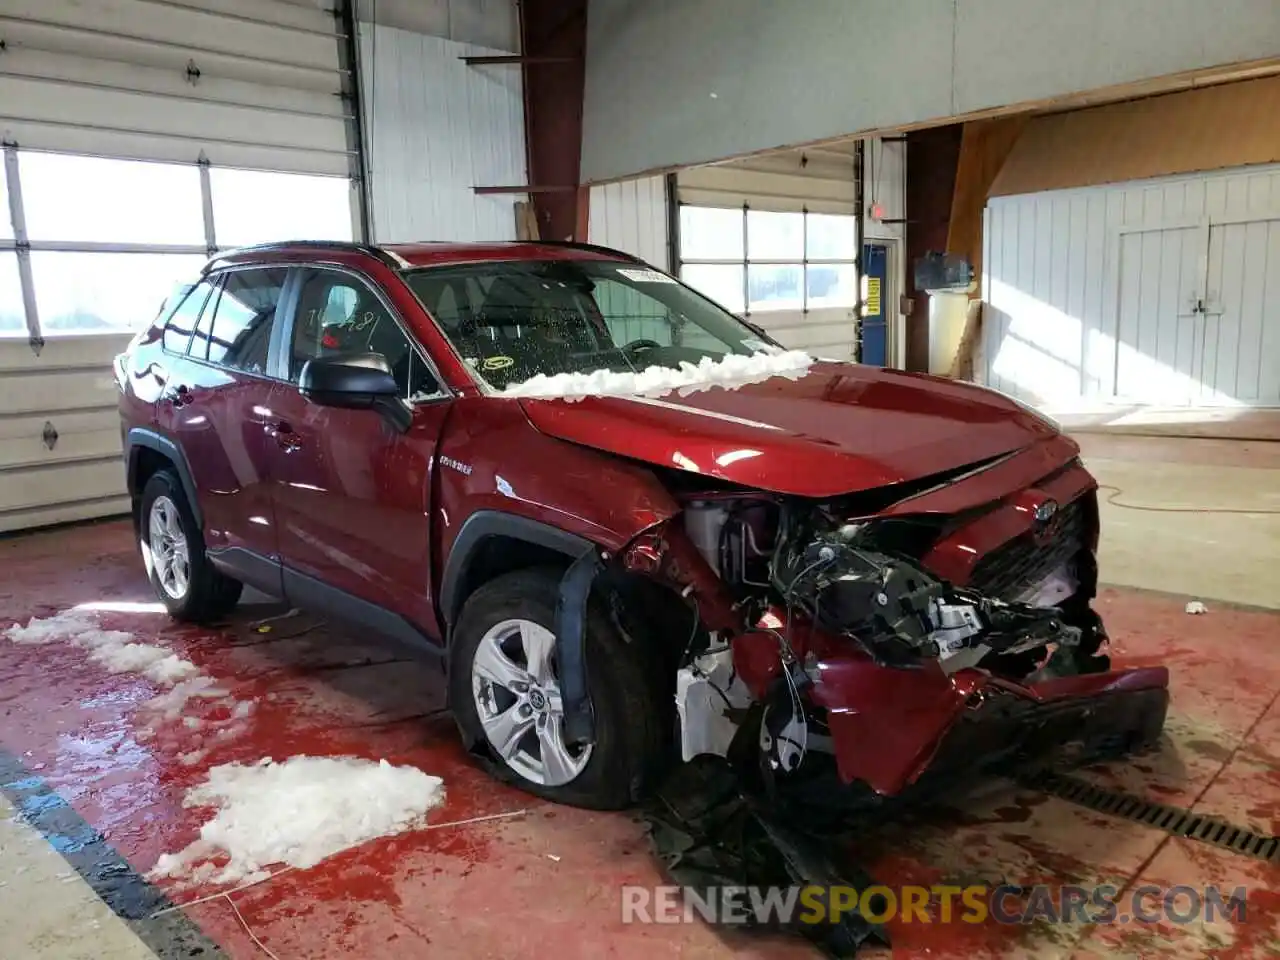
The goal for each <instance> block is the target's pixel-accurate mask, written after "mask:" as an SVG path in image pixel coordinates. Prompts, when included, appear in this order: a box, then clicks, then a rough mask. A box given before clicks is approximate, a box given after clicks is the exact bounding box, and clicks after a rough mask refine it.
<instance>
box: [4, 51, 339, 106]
mask: <svg viewBox="0 0 1280 960" xmlns="http://www.w3.org/2000/svg"><path fill="white" fill-rule="evenodd" d="M98 52H99V54H100V53H101V51H98ZM179 59H181V58H179ZM3 67H4V70H3V75H4V76H8V77H21V78H25V79H28V80H43V81H46V82H48V83H55V84H59V85H62V86H67V87H72V88H74V87H80V86H83V87H89V88H93V89H99V90H117V91H122V92H126V93H132V92H146V93H151V94H156V95H160V96H165V97H177V98H180V99H184V100H187V101H191V102H199V101H208V102H210V103H224V104H229V105H240V106H244V107H251V108H254V109H257V110H262V109H268V110H280V111H285V112H290V113H299V114H305V115H311V116H317V117H332V118H335V119H342V118H344V117H345V116H346V115H347V113H348V111H347V110H346V109H345V108H344V106H343V103H342V101H341V99H340V98H339V97H338V96H337V90H336V89H334V88H335V87H336V83H335V82H334V78H333V76H332V73H331V72H329V73H326V74H324V75H323V76H322V79H323V80H324V83H323V84H317V85H316V89H310V88H309V87H308V86H306V85H304V84H303V83H294V84H289V85H281V84H276V85H267V84H265V83H252V82H249V81H247V80H243V79H229V78H227V77H225V76H223V75H221V74H220V73H215V72H213V70H212V69H206V70H204V71H203V72H202V74H201V77H200V82H199V83H196V84H192V83H191V82H190V81H189V80H188V79H187V77H186V66H185V62H183V63H181V64H176V65H174V66H171V67H167V68H162V67H158V66H139V65H136V64H130V63H123V62H119V63H117V62H112V61H109V60H98V61H89V60H86V59H85V58H84V57H83V56H81V55H77V54H60V53H48V52H46V51H43V50H32V49H29V48H23V47H16V48H10V49H9V50H7V51H6V52H5V55H4V64H3ZM7 109H9V108H7Z"/></svg>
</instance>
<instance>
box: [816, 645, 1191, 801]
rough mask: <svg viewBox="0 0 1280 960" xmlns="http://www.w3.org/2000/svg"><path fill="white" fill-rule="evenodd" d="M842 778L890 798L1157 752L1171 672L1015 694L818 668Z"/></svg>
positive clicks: (871, 669) (934, 668)
mask: <svg viewBox="0 0 1280 960" xmlns="http://www.w3.org/2000/svg"><path fill="white" fill-rule="evenodd" d="M818 676H819V679H818V682H817V683H816V684H815V685H814V686H813V687H812V688H811V689H810V691H809V692H810V696H811V697H812V699H813V701H814V702H815V703H817V704H819V705H820V706H822V707H824V708H826V711H827V723H828V725H829V727H830V730H831V737H832V740H833V742H834V749H835V754H836V765H837V768H838V770H839V773H840V778H841V779H842V780H844V781H846V782H853V781H863V782H865V783H867V784H868V785H869V786H870V787H871V788H872V789H873V790H875V791H876V792H877V793H880V794H883V795H886V796H894V795H897V794H899V793H902V792H903V791H904V790H905V789H906V788H907V787H908V786H910V785H913V784H916V783H918V782H920V781H922V780H934V779H938V780H943V779H945V778H947V777H949V776H959V775H973V774H983V773H987V774H990V773H999V772H1012V771H1014V770H1017V769H1018V768H1020V767H1023V766H1026V765H1029V764H1033V763H1038V762H1044V761H1049V760H1053V759H1055V758H1057V757H1060V756H1061V755H1062V754H1064V753H1066V754H1068V755H1070V754H1079V755H1081V756H1102V755H1114V754H1119V753H1126V752H1129V751H1132V750H1136V749H1139V748H1142V747H1144V746H1148V745H1151V744H1153V743H1154V742H1155V741H1156V739H1157V738H1158V737H1159V735H1160V731H1161V730H1162V729H1163V727H1164V719H1165V713H1166V711H1167V709H1168V703H1169V690H1168V687H1169V671H1168V670H1167V669H1165V668H1164V667H1142V668H1137V669H1130V670H1113V671H1108V672H1106V673H1095V674H1084V675H1080V676H1072V677H1061V678H1058V679H1053V680H1046V681H1044V682H1042V683H1038V684H1035V685H1032V686H1021V685H1019V684H1016V683H1011V682H1008V681H1005V680H1000V679H997V678H994V677H992V676H990V675H988V674H987V673H985V672H983V671H979V670H973V669H970V670H961V671H959V672H957V673H956V674H954V675H952V676H947V675H946V674H945V673H943V671H942V669H941V668H940V667H939V666H938V665H937V663H929V664H925V665H923V666H921V667H920V668H917V669H900V668H893V667H884V666H879V665H877V664H876V663H874V662H872V661H870V660H869V659H865V658H863V657H861V656H857V655H849V656H828V657H827V658H824V659H820V660H819V661H818Z"/></svg>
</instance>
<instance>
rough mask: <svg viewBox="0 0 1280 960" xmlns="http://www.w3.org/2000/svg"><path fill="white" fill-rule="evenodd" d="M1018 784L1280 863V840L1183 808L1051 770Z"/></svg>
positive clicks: (1100, 810)
mask: <svg viewBox="0 0 1280 960" xmlns="http://www.w3.org/2000/svg"><path fill="white" fill-rule="evenodd" d="M1018 782H1019V783H1020V784H1022V785H1023V786H1024V787H1029V788H1031V789H1032V790H1039V791H1041V792H1042V793H1047V794H1050V795H1052V796H1055V797H1058V798H1060V799H1062V800H1066V801H1068V802H1070V803H1074V804H1077V805H1079V806H1081V807H1087V808H1089V809H1090V810H1096V811H1097V812H1098V813H1105V814H1107V815H1108V816H1112V817H1119V818H1121V819H1123V820H1130V821H1132V822H1133V823H1141V824H1145V825H1146V826H1148V827H1155V828H1156V829H1157V830H1163V831H1164V832H1165V833H1171V834H1173V835H1174V836H1175V837H1185V838H1186V839H1188V840H1197V841H1199V842H1201V843H1208V844H1211V845H1213V846H1215V847H1221V848H1222V849H1224V850H1230V851H1232V852H1233V853H1239V854H1241V855H1243V856H1246V857H1251V858H1252V859H1254V860H1267V861H1271V862H1273V863H1280V837H1273V836H1269V835H1267V834H1264V833H1254V832H1253V831H1252V830H1249V829H1247V828H1245V827H1241V826H1237V825H1236V824H1233V823H1227V822H1226V821H1225V820H1218V819H1216V818H1215V817H1206V816H1203V815H1201V814H1198V813H1192V812H1191V811H1190V810H1187V809H1184V808H1183V807H1171V806H1167V805H1166V804H1163V803H1153V802H1151V801H1150V800H1144V799H1143V798H1142V797H1135V796H1134V795H1133V794H1130V793H1121V792H1120V791H1118V790H1106V789H1103V788H1102V787H1096V786H1094V785H1093V784H1091V783H1089V782H1088V781H1085V780H1080V779H1078V778H1076V777H1070V776H1066V775H1064V774H1061V773H1053V772H1051V771H1048V770H1041V771H1037V772H1035V773H1032V774H1029V775H1027V776H1025V777H1020V778H1019V779H1018Z"/></svg>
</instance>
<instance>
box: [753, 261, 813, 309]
mask: <svg viewBox="0 0 1280 960" xmlns="http://www.w3.org/2000/svg"><path fill="white" fill-rule="evenodd" d="M803 273H804V266H803V265H802V264H799V263H788V264H782V265H761V264H755V263H753V264H751V266H750V267H749V268H748V270H747V282H748V283H749V284H750V294H751V300H750V309H751V311H752V312H753V313H754V312H756V311H758V310H760V311H762V310H803V309H804V298H803V296H802V294H801V292H800V283H801V279H800V278H801V276H802V275H803Z"/></svg>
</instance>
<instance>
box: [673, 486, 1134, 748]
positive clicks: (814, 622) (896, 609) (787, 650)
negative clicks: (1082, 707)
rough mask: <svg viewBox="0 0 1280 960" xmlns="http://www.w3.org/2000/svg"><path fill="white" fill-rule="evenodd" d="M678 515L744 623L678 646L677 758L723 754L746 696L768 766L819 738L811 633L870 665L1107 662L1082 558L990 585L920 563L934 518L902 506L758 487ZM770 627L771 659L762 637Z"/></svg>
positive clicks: (1069, 669) (1029, 677)
mask: <svg viewBox="0 0 1280 960" xmlns="http://www.w3.org/2000/svg"><path fill="white" fill-rule="evenodd" d="M681 519H682V522H683V530H684V533H685V534H687V537H688V540H689V542H690V543H691V544H692V546H693V547H694V548H696V550H697V552H698V554H699V555H700V556H701V558H702V559H703V560H705V562H706V564H707V566H708V567H709V568H710V570H711V572H712V573H714V575H715V576H716V578H717V579H718V580H719V582H720V584H721V585H722V587H723V589H724V590H725V591H727V593H728V594H729V596H730V597H731V598H732V603H733V608H734V610H735V611H736V612H737V613H738V614H739V615H740V616H741V617H742V618H743V621H744V622H745V623H747V624H752V625H754V630H753V631H752V632H751V633H749V634H748V635H747V636H742V635H740V636H738V637H737V638H734V639H732V642H730V640H731V638H729V637H727V636H725V635H724V632H717V631H711V632H709V633H707V634H706V635H705V637H704V638H703V642H702V643H701V644H698V643H691V645H690V649H689V650H688V651H687V652H686V656H685V657H684V659H683V661H682V662H681V664H680V668H679V673H678V675H677V696H676V699H677V708H678V711H679V716H680V720H681V730H682V753H683V755H684V758H685V759H686V760H688V759H691V758H692V757H694V756H697V755H698V754H699V753H708V752H710V753H717V754H720V755H724V754H725V753H726V752H727V751H728V750H729V747H730V742H731V740H732V738H733V737H734V735H735V734H737V732H738V724H737V723H736V722H735V720H734V719H733V718H735V717H737V718H741V717H743V716H745V715H746V714H747V713H748V712H749V708H750V707H751V705H752V704H753V703H756V702H760V703H761V705H762V709H761V710H760V711H759V712H760V720H759V722H760V737H759V746H760V749H761V751H762V752H763V753H764V754H765V755H766V756H767V757H768V759H769V761H770V763H771V764H772V766H773V767H774V768H775V769H776V770H778V771H781V772H791V771H794V770H796V769H798V768H799V766H800V765H801V763H802V762H803V760H804V759H805V757H806V755H807V754H808V753H809V751H810V750H817V751H824V752H825V751H829V750H830V749H831V747H830V740H831V738H830V735H829V731H828V730H827V729H826V727H825V724H824V723H823V714H824V713H825V711H824V710H823V709H822V708H821V707H819V706H815V704H814V698H813V693H814V690H813V687H814V685H815V684H817V683H820V682H821V680H822V671H821V663H820V662H819V660H820V656H819V651H818V650H817V649H816V648H815V644H814V641H813V638H814V637H815V636H816V635H821V636H822V637H823V638H825V640H826V642H827V644H828V648H829V644H830V642H831V641H835V642H837V643H843V644H846V645H848V646H849V647H850V648H851V649H854V650H856V651H858V652H859V653H860V654H861V655H863V656H864V657H865V658H866V659H867V660H868V661H869V662H870V663H872V664H874V665H876V666H877V667H881V668H886V669H890V670H903V671H912V670H914V671H927V672H929V673H930V674H937V673H941V674H942V675H944V676H946V677H951V676H953V675H955V674H957V673H958V672H959V671H962V670H967V669H976V670H979V671H982V672H983V673H984V674H986V675H989V676H991V677H994V678H999V679H1001V680H1007V681H1009V682H1012V683H1016V684H1019V685H1022V686H1033V685H1035V684H1038V683H1041V682H1044V681H1048V680H1052V679H1055V678H1060V677H1068V676H1074V675H1078V674H1083V673H1099V672H1104V671H1106V670H1107V669H1108V667H1109V660H1108V658H1107V657H1106V656H1100V655H1098V653H1097V651H1098V649H1099V647H1100V645H1101V644H1102V642H1103V641H1104V640H1105V638H1106V635H1105V632H1104V630H1103V628H1102V623H1101V620H1100V619H1099V618H1098V617H1097V615H1096V614H1095V613H1094V612H1093V611H1092V609H1091V607H1090V606H1089V601H1090V600H1091V598H1092V595H1093V588H1094V584H1093V583H1092V582H1082V579H1081V576H1080V574H1081V572H1084V573H1085V575H1086V576H1089V575H1090V573H1091V567H1090V565H1089V564H1087V563H1076V562H1071V563H1067V564H1064V565H1062V566H1061V567H1060V568H1058V569H1055V570H1053V571H1051V572H1050V574H1049V576H1047V577H1045V578H1044V580H1043V582H1041V583H1037V584H1034V585H1033V586H1032V588H1031V589H1025V590H1022V591H1019V592H1018V594H1017V595H1016V596H997V595H989V594H986V593H983V592H980V591H979V590H976V589H972V588H967V587H960V586H956V585H953V584H951V583H949V582H948V581H946V580H944V579H942V578H941V577H939V576H937V575H935V574H933V573H931V572H930V571H929V570H927V569H926V568H925V566H924V564H923V563H922V561H921V558H922V556H923V555H924V554H925V553H926V552H927V547H928V544H929V542H930V538H931V537H936V536H937V535H938V534H939V533H940V531H942V530H943V529H945V527H944V526H940V525H939V524H938V523H937V522H936V520H934V519H924V520H921V521H919V522H918V523H917V524H916V525H917V527H920V528H922V529H921V530H917V531H911V529H910V527H911V524H912V523H913V521H912V520H910V519H908V520H905V521H904V520H894V521H890V522H886V521H881V520H876V519H870V520H867V519H862V518H857V517H853V518H850V517H847V516H844V515H842V513H841V511H840V510H839V509H838V507H833V506H830V505H820V504H819V505H815V504H813V503H812V502H794V501H787V500H785V499H778V498H772V497H763V496H762V497H739V498H734V497H718V498H706V499H693V500H690V501H689V502H688V503H687V504H686V507H685V511H684V513H683V516H682V518H681ZM904 531H906V533H907V534H908V535H904ZM912 534H914V535H912ZM1081 568H1083V570H1082V569H1081ZM769 637H771V638H772V643H773V645H774V646H775V649H774V650H773V651H770V653H771V654H772V656H773V657H774V658H776V659H774V660H773V661H772V662H769V658H768V656H767V655H766V654H764V653H763V652H762V651H760V649H759V644H760V643H761V638H769ZM749 643H750V644H753V645H755V646H754V648H753V649H752V648H749V647H748V644H749ZM748 650H750V654H751V655H750V656H743V655H742V654H743V653H744V652H747V651H748ZM762 665H763V666H764V671H765V673H766V674H767V675H766V676H763V677H762V676H761V675H760V673H761V666H762Z"/></svg>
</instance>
